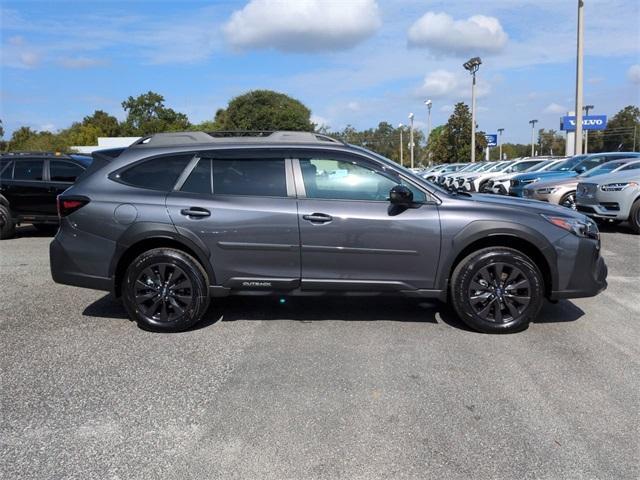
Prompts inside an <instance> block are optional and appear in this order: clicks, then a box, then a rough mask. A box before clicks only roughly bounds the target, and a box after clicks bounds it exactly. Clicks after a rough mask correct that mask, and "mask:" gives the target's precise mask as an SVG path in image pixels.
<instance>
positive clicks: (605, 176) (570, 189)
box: [418, 152, 640, 233]
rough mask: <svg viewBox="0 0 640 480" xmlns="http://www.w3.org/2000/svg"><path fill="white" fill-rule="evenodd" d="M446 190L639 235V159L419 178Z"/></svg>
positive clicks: (516, 164) (452, 168)
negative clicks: (505, 199)
mask: <svg viewBox="0 0 640 480" xmlns="http://www.w3.org/2000/svg"><path fill="white" fill-rule="evenodd" d="M418 174H419V175H420V176H422V177H423V178H425V179H426V180H428V181H430V182H433V183H435V184H437V185H440V186H441V187H444V188H447V189H452V190H457V191H465V192H475V193H483V194H496V195H510V196H514V197H523V198H527V199H532V200H539V201H543V202H548V203H552V204H557V205H561V206H564V207H567V208H570V209H573V210H578V211H580V212H582V213H585V214H586V215H589V216H590V217H592V218H594V219H595V220H596V221H597V222H600V223H603V222H610V223H611V222H613V223H619V222H622V221H625V220H626V221H628V222H629V224H630V225H631V227H632V229H633V230H634V232H636V233H640V153H637V152H609V153H595V154H589V155H575V156H573V157H527V158H517V159H514V160H505V161H494V162H477V163H453V164H442V165H435V166H433V167H431V168H429V169H426V170H422V171H420V172H418Z"/></svg>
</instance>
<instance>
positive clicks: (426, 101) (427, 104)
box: [424, 100, 433, 144]
mask: <svg viewBox="0 0 640 480" xmlns="http://www.w3.org/2000/svg"><path fill="white" fill-rule="evenodd" d="M424 104H425V105H426V106H427V110H428V111H429V113H428V114H427V144H428V143H429V137H430V136H431V106H432V105H433V102H432V101H431V100H425V101H424Z"/></svg>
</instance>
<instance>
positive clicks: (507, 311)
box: [468, 262, 531, 323]
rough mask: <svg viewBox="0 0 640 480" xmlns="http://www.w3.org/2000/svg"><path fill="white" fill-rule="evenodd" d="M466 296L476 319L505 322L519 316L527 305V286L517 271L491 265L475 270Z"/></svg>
mask: <svg viewBox="0 0 640 480" xmlns="http://www.w3.org/2000/svg"><path fill="white" fill-rule="evenodd" d="M468 294H469V301H470V303H471V307H472V308H473V311H474V312H475V313H476V315H478V316H479V317H480V318H482V319H484V320H486V321H489V322H495V323H508V322H511V321H513V320H515V319H517V318H518V317H519V316H520V315H522V312H523V311H524V310H525V309H526V308H527V306H528V305H529V303H530V302H531V285H530V283H529V280H528V279H527V277H526V276H525V275H524V274H523V273H522V271H521V270H520V269H519V268H517V267H515V266H513V265H508V264H506V263H503V262H494V263H489V264H488V265H486V266H484V267H482V268H481V269H480V270H478V272H477V273H476V275H475V276H474V277H473V279H472V280H471V283H470V284H469V289H468Z"/></svg>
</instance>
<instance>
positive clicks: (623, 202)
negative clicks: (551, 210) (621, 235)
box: [576, 191, 634, 220]
mask: <svg viewBox="0 0 640 480" xmlns="http://www.w3.org/2000/svg"><path fill="white" fill-rule="evenodd" d="M624 193H625V192H602V191H599V192H597V193H596V194H595V195H592V196H585V195H581V194H580V193H578V194H577V195H576V202H577V205H576V207H577V209H578V211H579V212H581V213H584V214H585V215H589V216H590V217H594V218H603V219H611V220H627V219H628V218H629V210H630V206H631V203H633V202H632V200H633V198H634V196H633V195H632V196H631V197H630V198H629V197H627V196H626V195H624Z"/></svg>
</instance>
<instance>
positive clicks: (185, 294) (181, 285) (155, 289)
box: [135, 263, 193, 323]
mask: <svg viewBox="0 0 640 480" xmlns="http://www.w3.org/2000/svg"><path fill="white" fill-rule="evenodd" d="M135 300H136V304H137V305H138V307H139V308H140V310H141V311H142V312H143V314H144V315H146V316H147V317H149V318H150V319H153V320H154V321H156V322H163V323H166V322H173V321H175V320H176V319H177V318H179V317H180V316H181V315H183V314H184V313H185V311H186V310H187V309H188V308H189V306H190V305H191V303H192V302H193V287H192V286H191V280H189V278H188V277H187V276H186V274H185V273H184V271H183V270H182V269H181V268H180V267H178V266H176V265H172V264H170V263H157V264H152V265H150V266H148V267H147V268H145V269H144V270H143V271H142V272H141V273H140V275H139V276H138V278H137V280H136V283H135Z"/></svg>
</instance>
